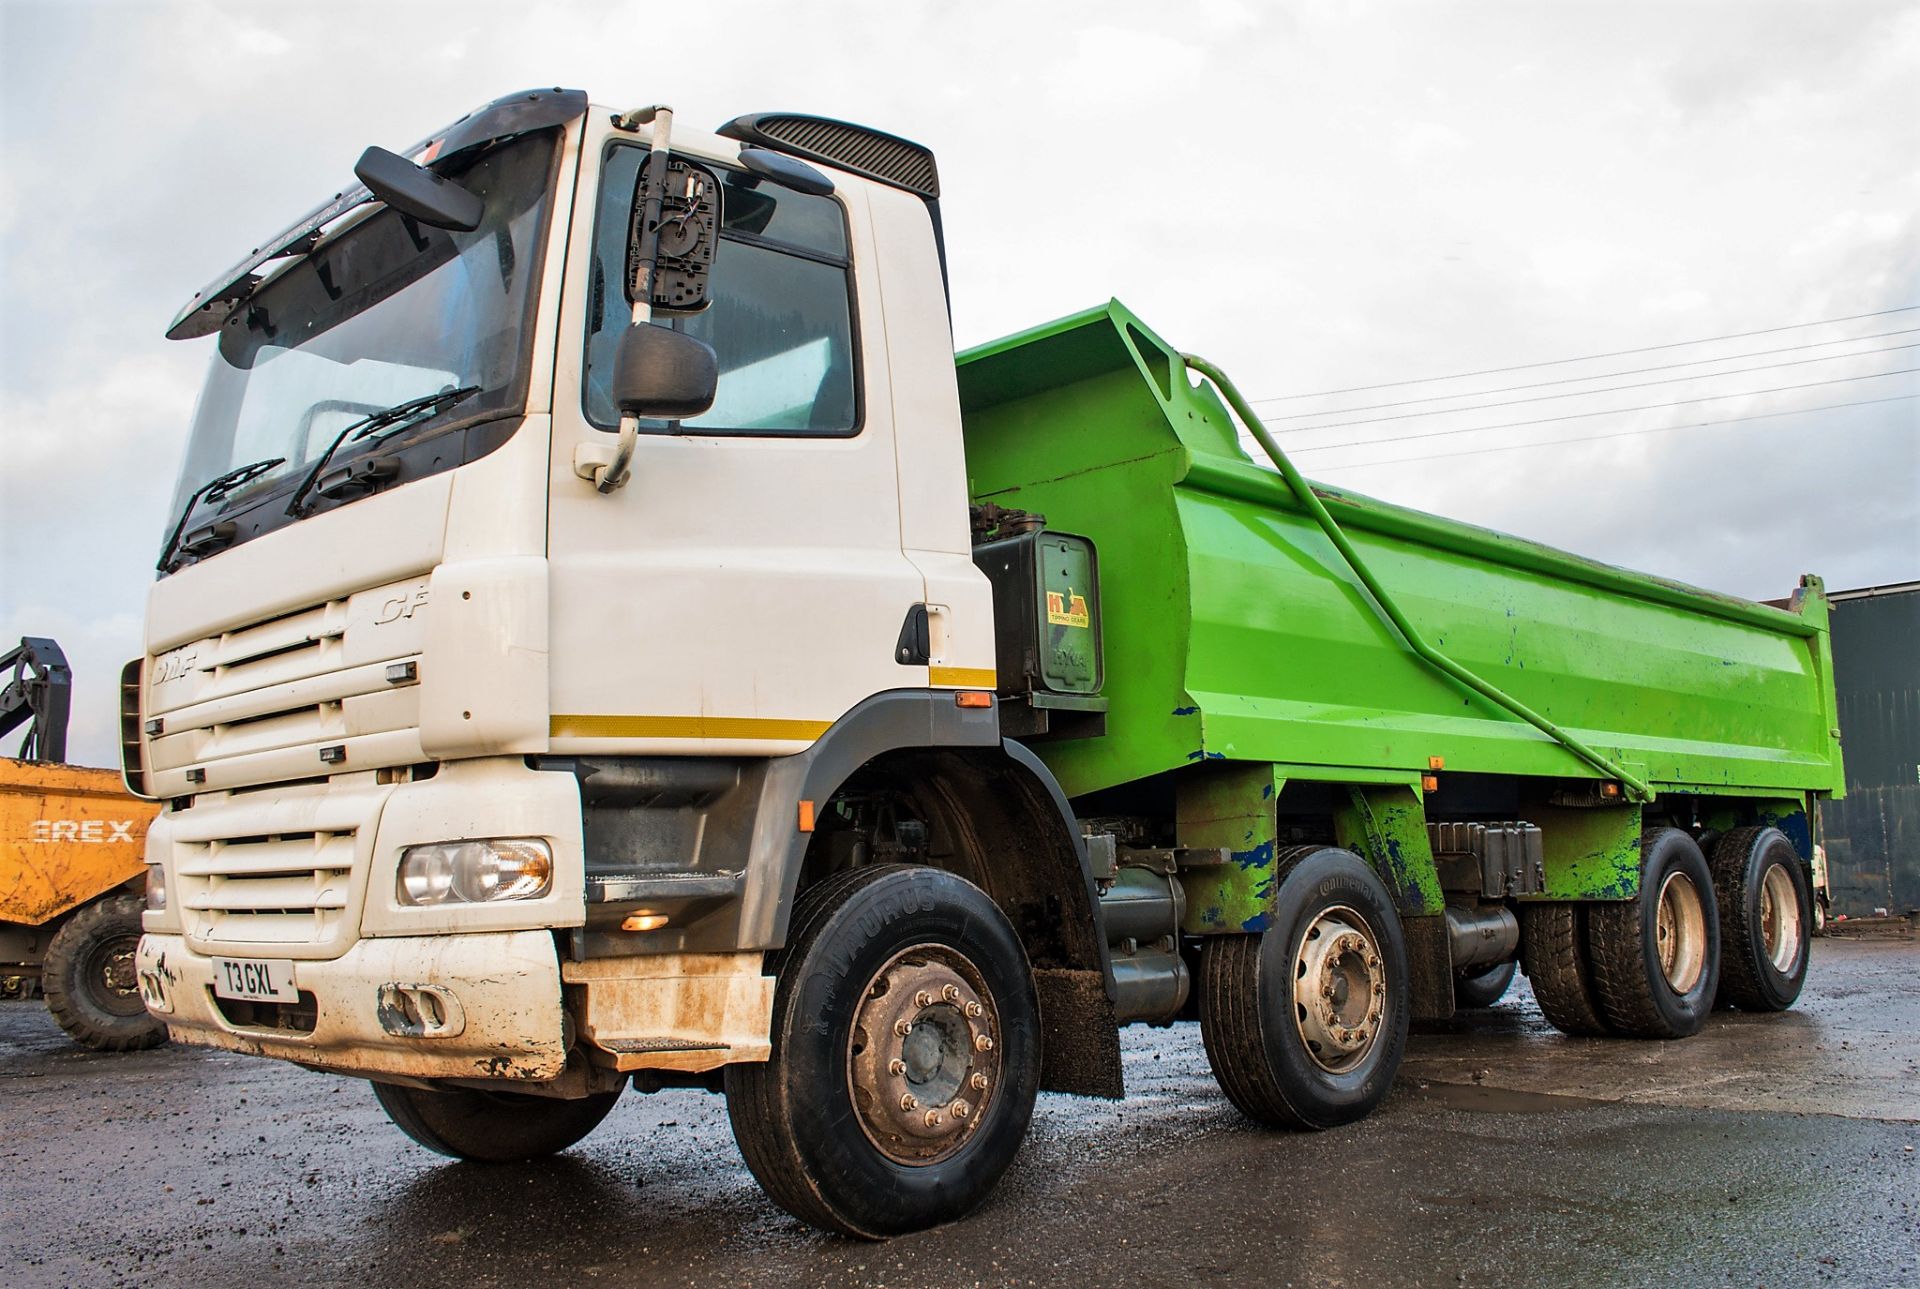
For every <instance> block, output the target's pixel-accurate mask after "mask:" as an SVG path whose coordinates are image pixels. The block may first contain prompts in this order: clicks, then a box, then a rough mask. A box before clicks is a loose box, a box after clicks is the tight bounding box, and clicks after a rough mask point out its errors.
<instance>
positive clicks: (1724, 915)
mask: <svg viewBox="0 0 1920 1289" xmlns="http://www.w3.org/2000/svg"><path fill="white" fill-rule="evenodd" d="M1713 890H1714V896H1715V898H1716V900H1717V902H1718V904H1719V906H1720V936H1721V948H1722V955H1721V966H1720V1001H1722V1002H1724V1003H1732V1004H1733V1005H1734V1006H1735V1007H1738V1008H1739V1009H1740V1010H1741V1011H1750V1012H1777V1011H1785V1010H1786V1009H1787V1008H1789V1007H1791V1006H1793V1001H1794V999H1796V998H1798V997H1799V996H1800V987H1801V986H1802V985H1804V984H1805V983H1806V980H1807V947H1808V946H1807V941H1808V938H1809V936H1810V935H1812V934H1813V933H1815V932H1816V931H1817V929H1818V927H1819V921H1818V918H1817V917H1816V915H1815V912H1814V910H1815V908H1816V905H1815V903H1814V898H1813V883H1812V882H1811V881H1810V880H1809V879H1808V876H1807V867H1806V865H1805V864H1803V863H1801V862H1800V856H1799V854H1798V852H1796V851H1795V850H1794V848H1793V843H1792V842H1790V841H1788V840H1787V837H1786V834H1785V833H1783V832H1781V831H1780V830H1779V829H1778V828H1735V829H1734V830H1733V831H1731V832H1729V833H1727V834H1726V835H1725V836H1723V837H1722V838H1720V840H1719V842H1718V843H1716V844H1715V846H1714V848H1713Z"/></svg>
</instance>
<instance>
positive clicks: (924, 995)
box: [913, 989, 933, 1007]
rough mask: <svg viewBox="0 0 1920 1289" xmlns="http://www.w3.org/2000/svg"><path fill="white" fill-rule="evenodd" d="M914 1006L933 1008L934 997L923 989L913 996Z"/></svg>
mask: <svg viewBox="0 0 1920 1289" xmlns="http://www.w3.org/2000/svg"><path fill="white" fill-rule="evenodd" d="M913 1005H914V1006H915V1007H931V1006H933V995H932V994H930V993H928V992H927V991H926V990H924V989H922V990H921V991H920V992H919V993H917V994H915V995H914V996H913Z"/></svg>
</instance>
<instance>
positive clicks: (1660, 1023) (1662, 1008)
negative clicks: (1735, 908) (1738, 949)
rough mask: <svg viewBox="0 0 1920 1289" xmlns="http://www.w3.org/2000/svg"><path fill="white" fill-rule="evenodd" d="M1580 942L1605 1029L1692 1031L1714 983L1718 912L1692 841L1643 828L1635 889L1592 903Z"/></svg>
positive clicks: (1639, 1033) (1674, 831) (1661, 1033)
mask: <svg viewBox="0 0 1920 1289" xmlns="http://www.w3.org/2000/svg"><path fill="white" fill-rule="evenodd" d="M1587 941H1588V945H1587V947H1588V953H1589V957H1590V958H1591V961H1592V965H1593V992H1594V997H1595V998H1596V999H1597V1000H1598V1002H1599V1004H1600V1010H1601V1013H1602V1014H1603V1015H1604V1016H1605V1017H1606V1021H1607V1025H1608V1028H1610V1029H1612V1030H1613V1032H1615V1033H1616V1034H1625V1035H1630V1036H1633V1037H1636V1038H1685V1037H1687V1036H1688V1035H1690V1034H1694V1033H1697V1032H1698V1031H1699V1029H1700V1027H1701V1025H1703V1024H1705V1023H1706V1019H1707V1013H1708V1012H1710V1011H1712V1010H1713V999H1714V993H1715V990H1716V989H1717V988H1718V986H1719V983H1720V915H1719V912H1718V909H1717V907H1716V905H1715V902H1714V895H1713V878H1712V875H1711V874H1710V873H1709V872H1708V870H1707V861H1706V858H1705V857H1704V856H1702V855H1701V853H1700V847H1699V846H1697V845H1695V844H1694V840H1693V838H1691V837H1689V836H1687V834H1686V833H1684V832H1681V831H1680V830H1679V829H1678V828H1655V829H1653V830H1652V831H1650V832H1648V833H1646V834H1645V835H1644V836H1643V837H1642V838H1641V840H1640V894H1639V895H1638V896H1637V897H1636V898H1635V899H1633V900H1632V901H1630V902H1626V903H1610V904H1595V905H1593V906H1592V908H1591V910H1590V912H1589V914H1588V921H1587Z"/></svg>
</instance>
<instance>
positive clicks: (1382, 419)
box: [1280, 341, 1920, 434]
mask: <svg viewBox="0 0 1920 1289" xmlns="http://www.w3.org/2000/svg"><path fill="white" fill-rule="evenodd" d="M1902 349H1920V341H1915V342H1912V343H1910V344H1904V345H1886V346H1884V347H1882V348H1879V349H1862V350H1861V351H1860V352H1859V353H1857V354H1828V355H1826V356H1824V357H1820V358H1794V359H1791V360H1789V361H1787V362H1783V363H1757V364H1755V365H1754V366H1752V367H1730V368H1728V369H1727V370H1726V371H1716V372H1704V373H1700V374H1697V375H1693V376H1663V377H1661V378H1660V379H1659V380H1639V381H1634V382H1632V383H1631V384H1627V385H1606V386H1603V387H1602V388H1600V389H1576V390H1569V391H1567V392H1566V393H1562V394H1534V395H1532V396H1531V397H1528V398H1503V399H1501V400H1500V401H1498V402H1495V403H1467V404H1464V405H1463V406H1460V407H1443V408H1436V409H1435V410H1433V411H1430V412H1400V413H1398V414H1396V415H1393V416H1363V417H1361V418H1360V419H1359V420H1356V421H1322V422H1321V423H1320V424H1318V425H1293V426H1289V427H1288V428H1286V429H1284V430H1281V431H1280V433H1282V434H1306V433H1308V432H1310V431H1313V430H1344V429H1348V428H1351V427H1352V426H1355V425H1384V424H1385V423H1386V422H1388V421H1412V420H1418V419H1419V418H1421V417H1423V416H1451V415H1453V414H1454V413H1455V412H1484V411H1486V410H1487V409H1488V408H1490V407H1519V406H1520V405H1521V404H1523V403H1551V402H1552V401H1554V400H1555V399H1559V398H1584V397H1586V396H1587V395H1589V394H1618V393H1621V392H1622V391H1624V390H1629V389H1651V388H1653V387H1654V386H1655V385H1684V384H1687V383H1689V382H1692V381H1696V380H1711V379H1712V378H1714V377H1716V376H1747V375H1751V374H1752V373H1754V372H1757V371H1772V370H1774V369H1775V368H1778V367H1805V366H1806V365H1807V364H1809V363H1830V362H1838V361H1840V360H1842V359H1845V358H1872V357H1875V356H1876V355H1879V354H1891V353H1897V352H1899V351H1900V350H1902ZM1419 401H1421V402H1424V401H1426V400H1424V399H1422V400H1419ZM1355 410H1358V409H1355Z"/></svg>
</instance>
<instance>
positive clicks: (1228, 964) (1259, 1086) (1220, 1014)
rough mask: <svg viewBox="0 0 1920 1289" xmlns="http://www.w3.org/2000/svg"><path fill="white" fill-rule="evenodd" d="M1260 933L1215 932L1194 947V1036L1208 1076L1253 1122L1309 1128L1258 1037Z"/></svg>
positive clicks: (1275, 1126) (1281, 1126) (1278, 1126)
mask: <svg viewBox="0 0 1920 1289" xmlns="http://www.w3.org/2000/svg"><path fill="white" fill-rule="evenodd" d="M1259 978H1260V937H1259V936H1257V935H1216V936H1212V937H1210V938H1209V939H1208V940H1207V942H1206V943H1205V944H1204V945H1202V946H1201V949H1200V1041H1201V1044H1202V1045H1203V1046H1204V1047H1205V1048H1206V1049H1207V1060H1208V1062H1209V1063H1211V1064H1212V1066H1213V1077H1214V1081H1215V1082H1216V1083H1218V1084H1219V1085H1220V1090H1221V1091H1222V1092H1224V1093H1226V1096H1227V1100H1229V1101H1231V1102H1232V1103H1233V1106H1234V1108H1235V1109H1236V1110H1238V1111H1239V1112H1240V1113H1241V1114H1243V1115H1245V1116H1247V1118H1249V1119H1251V1120H1253V1121H1254V1122H1255V1123H1264V1124H1266V1125H1267V1126H1269V1127H1273V1128H1294V1129H1298V1130H1299V1131H1302V1132H1306V1131H1311V1130H1312V1127H1313V1125H1312V1124H1310V1123H1308V1122H1307V1121H1306V1120H1305V1119H1302V1118H1301V1117H1300V1116H1299V1115H1298V1114H1296V1113H1295V1112H1294V1109H1293V1107H1292V1106H1290V1105H1288V1104H1287V1098H1286V1096H1285V1095H1284V1094H1283V1093H1282V1092H1281V1091H1280V1083H1279V1080H1277V1079H1275V1078H1274V1077H1273V1067H1272V1066H1270V1065H1269V1064H1268V1063H1267V1057H1266V1053H1265V1052H1264V1051H1263V1050H1262V1047H1261V1038H1260V998H1259V988H1258V982H1259Z"/></svg>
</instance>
